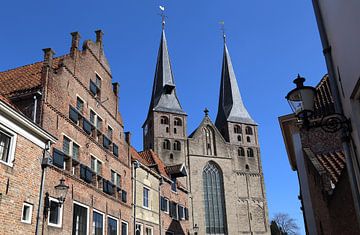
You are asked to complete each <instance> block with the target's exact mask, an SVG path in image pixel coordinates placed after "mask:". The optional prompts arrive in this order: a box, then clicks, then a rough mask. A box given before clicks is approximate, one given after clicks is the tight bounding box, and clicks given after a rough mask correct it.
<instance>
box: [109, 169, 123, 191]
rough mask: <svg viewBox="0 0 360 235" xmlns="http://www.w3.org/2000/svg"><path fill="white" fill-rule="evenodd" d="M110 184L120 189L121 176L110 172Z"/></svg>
mask: <svg viewBox="0 0 360 235" xmlns="http://www.w3.org/2000/svg"><path fill="white" fill-rule="evenodd" d="M111 183H113V184H114V185H116V187H118V188H120V187H121V176H120V175H119V174H118V173H116V172H115V171H113V170H111Z"/></svg>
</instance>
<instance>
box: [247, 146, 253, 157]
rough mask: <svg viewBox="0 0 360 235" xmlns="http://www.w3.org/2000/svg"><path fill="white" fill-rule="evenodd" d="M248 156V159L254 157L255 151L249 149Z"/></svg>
mask: <svg viewBox="0 0 360 235" xmlns="http://www.w3.org/2000/svg"><path fill="white" fill-rule="evenodd" d="M246 151H247V156H248V157H254V150H253V149H251V148H248V149H247V150H246Z"/></svg>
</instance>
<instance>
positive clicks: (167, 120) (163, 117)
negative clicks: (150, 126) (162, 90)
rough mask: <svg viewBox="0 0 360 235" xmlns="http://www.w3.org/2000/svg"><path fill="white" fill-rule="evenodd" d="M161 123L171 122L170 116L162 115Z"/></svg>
mask: <svg viewBox="0 0 360 235" xmlns="http://www.w3.org/2000/svg"><path fill="white" fill-rule="evenodd" d="M160 124H169V118H168V117H166V116H161V117H160Z"/></svg>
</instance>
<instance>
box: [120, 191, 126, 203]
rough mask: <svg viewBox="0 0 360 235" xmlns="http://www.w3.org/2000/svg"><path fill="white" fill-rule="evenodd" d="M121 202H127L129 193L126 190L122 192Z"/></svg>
mask: <svg viewBox="0 0 360 235" xmlns="http://www.w3.org/2000/svg"><path fill="white" fill-rule="evenodd" d="M121 201H122V202H123V203H126V202H127V192H126V191H125V190H121Z"/></svg>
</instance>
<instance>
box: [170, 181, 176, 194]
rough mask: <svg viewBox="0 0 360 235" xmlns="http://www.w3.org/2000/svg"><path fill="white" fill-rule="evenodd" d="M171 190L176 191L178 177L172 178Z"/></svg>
mask: <svg viewBox="0 0 360 235" xmlns="http://www.w3.org/2000/svg"><path fill="white" fill-rule="evenodd" d="M171 181H172V182H171V191H173V192H176V178H171Z"/></svg>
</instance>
